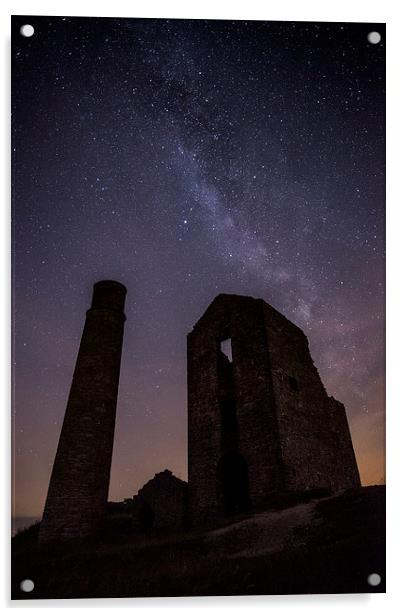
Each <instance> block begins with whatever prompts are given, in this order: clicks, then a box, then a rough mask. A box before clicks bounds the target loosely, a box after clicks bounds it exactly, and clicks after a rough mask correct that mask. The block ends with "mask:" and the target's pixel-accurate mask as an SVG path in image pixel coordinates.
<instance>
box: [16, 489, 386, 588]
mask: <svg viewBox="0 0 402 616" xmlns="http://www.w3.org/2000/svg"><path fill="white" fill-rule="evenodd" d="M37 530H38V525H36V526H34V527H31V528H30V529H29V530H27V531H24V532H23V533H20V534H19V535H17V536H16V537H15V538H14V539H13V540H12V541H13V549H12V552H13V562H12V578H13V579H12V585H13V588H12V596H13V598H14V599H34V598H78V597H150V596H180V595H187V596H188V595H245V594H291V593H292V594H293V593H346V592H384V590H385V536H384V531H385V487H384V486H372V487H366V488H360V489H358V490H351V491H347V492H343V493H340V494H337V495H335V496H332V497H329V498H320V499H314V500H311V501H310V502H307V503H299V504H295V505H293V506H290V507H287V508H282V509H279V508H278V509H276V510H270V511H265V512H260V513H257V514H254V515H250V516H247V517H242V518H237V519H235V520H233V521H232V522H231V523H230V524H229V525H226V526H224V527H220V528H215V529H206V528H204V529H199V530H197V531H194V530H192V531H186V532H184V531H183V532H180V533H178V532H176V533H172V532H170V533H166V532H161V531H156V530H154V531H149V532H148V533H147V534H133V533H123V532H121V531H120V532H119V533H110V534H108V535H107V536H105V537H104V538H103V540H102V542H86V543H85V544H80V545H77V544H76V545H70V546H69V547H68V548H67V547H65V546H59V547H56V548H53V549H51V550H50V549H46V550H38V548H37V545H36V536H37ZM371 573H379V574H380V575H381V577H382V582H381V584H380V585H379V586H376V587H371V586H369V585H368V583H367V577H368V575H369V574H371ZM27 578H28V579H32V580H33V581H34V583H35V588H34V590H33V591H32V592H31V593H23V592H22V591H21V590H20V589H19V584H20V582H21V580H23V579H27Z"/></svg>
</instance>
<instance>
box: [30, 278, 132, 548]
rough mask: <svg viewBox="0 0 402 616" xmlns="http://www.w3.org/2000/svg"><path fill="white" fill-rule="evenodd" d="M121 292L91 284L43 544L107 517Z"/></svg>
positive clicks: (97, 526)
mask: <svg viewBox="0 0 402 616" xmlns="http://www.w3.org/2000/svg"><path fill="white" fill-rule="evenodd" d="M125 295H126V289H125V287H124V286H123V285H122V284H120V283H118V282H114V281H110V280H106V281H101V282H98V283H96V284H95V285H94V290H93V298H92V305H91V308H90V309H89V310H88V311H87V316H86V321H85V326H84V331H83V334H82V338H81V344H80V348H79V352H78V357H77V362H76V366H75V371H74V375H73V381H72V385H71V389H70V395H69V398H68V402H67V409H66V413H65V416H64V422H63V427H62V430H61V435H60V439H59V444H58V447H57V452H56V458H55V461H54V465H53V470H52V475H51V478H50V484H49V490H48V494H47V499H46V504H45V510H44V513H43V518H42V522H41V525H40V534H39V540H40V542H41V543H47V542H53V541H63V540H66V539H77V538H80V537H86V536H91V535H94V534H97V533H98V532H99V531H100V530H101V529H102V524H103V521H104V518H105V514H106V506H107V497H108V490H109V477H110V466H111V461H112V450H113V437H114V426H115V416H116V403H117V392H118V385H119V375H120V359H121V351H122V343H123V329H124V321H125V316H124V312H123V310H124V301H125Z"/></svg>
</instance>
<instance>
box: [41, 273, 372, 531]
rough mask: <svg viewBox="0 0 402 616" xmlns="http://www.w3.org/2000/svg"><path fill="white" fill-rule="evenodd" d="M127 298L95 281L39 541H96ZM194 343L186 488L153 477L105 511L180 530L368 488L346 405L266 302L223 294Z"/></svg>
mask: <svg viewBox="0 0 402 616" xmlns="http://www.w3.org/2000/svg"><path fill="white" fill-rule="evenodd" d="M125 294H126V289H125V287H124V286H123V285H121V284H120V283H117V282H113V281H102V282H98V283H96V284H95V286H94V294H93V301H92V306H91V308H90V310H88V312H87V319H86V323H85V328H84V333H83V336H82V340H81V346H80V350H79V354H78V359H77V365H76V368H75V372H74V377H73V383H72V386H71V391H70V396H69V400H68V404H67V410H66V415H65V418H64V423H63V428H62V432H61V436H60V441H59V446H58V449H57V454H56V459H55V463H54V467H53V472H52V476H51V480H50V485H49V492H48V497H47V501H46V506H45V511H44V515H43V520H42V523H41V528H40V541H41V542H42V543H44V542H49V541H54V540H59V541H60V540H65V539H72V538H81V537H86V536H90V535H94V534H96V533H97V532H99V531H100V530H101V529H102V525H103V522H104V521H105V516H106V510H107V495H108V487H109V476H110V465H111V458H112V448H113V435H114V425H115V413H116V401H117V389H118V381H119V371H120V358H121V350H122V341H123V328H124V321H125V316H124V313H123V309H124V301H125ZM187 342H188V471H189V477H188V484H187V483H186V482H185V481H182V480H181V479H178V478H177V477H175V476H174V475H173V474H172V473H171V471H169V470H165V471H163V472H161V473H157V474H156V475H155V477H154V478H153V479H151V480H150V481H148V483H146V484H145V485H144V487H143V488H142V489H141V490H140V491H139V492H138V494H137V495H136V496H134V498H133V499H132V500H131V499H127V500H126V501H125V502H124V503H120V504H119V503H114V504H112V505H110V506H109V515H111V516H112V517H114V518H115V519H116V520H117V519H118V520H120V523H121V524H125V520H127V516H130V517H131V519H132V527H133V528H134V529H137V530H144V529H149V528H153V527H155V528H172V527H179V526H183V525H184V524H186V523H187V522H190V523H191V524H192V525H197V524H200V523H204V522H208V523H210V522H214V521H219V520H221V519H222V518H224V517H225V516H227V515H231V514H237V513H241V512H247V511H253V510H256V509H258V508H261V507H265V506H268V507H269V505H270V503H272V502H273V500H275V498H278V496H279V497H280V496H281V495H289V494H293V495H294V494H300V493H306V492H311V491H317V490H318V491H321V493H322V491H325V492H327V493H329V492H337V491H339V490H342V489H345V488H352V487H359V486H360V478H359V472H358V469H357V464H356V459H355V455H354V451H353V445H352V441H351V437H350V433H349V427H348V423H347V418H346V413H345V408H344V406H343V405H342V404H341V403H340V402H338V401H337V400H335V399H334V398H332V397H330V396H328V395H327V393H326V391H325V388H324V386H323V384H322V382H321V379H320V376H319V374H318V371H317V369H316V368H315V366H314V363H313V361H312V359H311V356H310V352H309V346H308V341H307V338H306V336H305V335H304V333H303V332H302V331H301V329H299V328H298V327H297V326H296V325H294V324H293V323H291V322H290V321H288V319H286V318H285V317H284V316H283V315H282V314H280V313H279V312H278V311H277V310H275V309H274V308H273V307H272V306H270V305H269V304H267V303H266V302H264V301H263V300H261V299H254V298H252V297H244V296H239V295H218V296H217V297H216V298H215V300H214V301H213V302H212V303H211V304H210V306H209V307H208V309H207V310H206V312H205V313H204V315H203V316H202V317H201V318H200V320H199V321H198V322H197V323H196V325H195V326H194V328H193V330H192V331H191V333H189V335H188V340H187Z"/></svg>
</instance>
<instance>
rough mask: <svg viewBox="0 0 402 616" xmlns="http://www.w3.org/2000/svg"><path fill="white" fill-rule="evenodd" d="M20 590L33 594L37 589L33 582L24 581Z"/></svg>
mask: <svg viewBox="0 0 402 616" xmlns="http://www.w3.org/2000/svg"><path fill="white" fill-rule="evenodd" d="M20 588H21V590H22V591H23V592H32V591H33V589H34V588H35V584H34V583H33V581H32V580H22V582H21V584H20Z"/></svg>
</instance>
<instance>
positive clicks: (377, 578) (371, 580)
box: [367, 573, 381, 586]
mask: <svg viewBox="0 0 402 616" xmlns="http://www.w3.org/2000/svg"><path fill="white" fill-rule="evenodd" d="M367 584H369V585H370V586H378V584H381V575H378V573H370V575H369V576H368V578H367Z"/></svg>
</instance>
